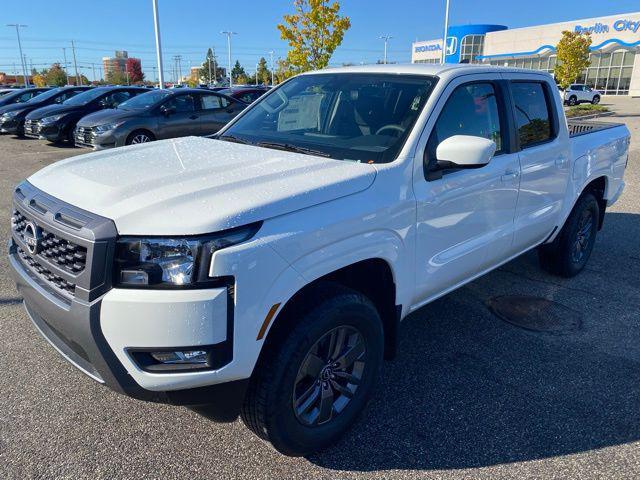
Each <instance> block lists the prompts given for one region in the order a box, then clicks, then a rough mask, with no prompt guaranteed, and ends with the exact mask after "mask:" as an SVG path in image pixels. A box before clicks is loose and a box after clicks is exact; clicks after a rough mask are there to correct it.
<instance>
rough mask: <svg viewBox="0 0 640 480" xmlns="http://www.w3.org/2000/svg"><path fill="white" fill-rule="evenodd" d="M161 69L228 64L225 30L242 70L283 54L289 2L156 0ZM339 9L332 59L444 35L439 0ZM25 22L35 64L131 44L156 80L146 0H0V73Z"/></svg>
mask: <svg viewBox="0 0 640 480" xmlns="http://www.w3.org/2000/svg"><path fill="white" fill-rule="evenodd" d="M158 3H159V12H160V31H161V34H162V47H163V57H164V63H165V66H164V70H165V78H167V80H170V78H168V77H170V73H169V72H170V69H171V67H172V65H171V64H172V63H173V57H174V56H176V55H181V56H182V59H181V67H182V74H183V75H184V74H187V72H188V68H189V66H190V65H193V66H195V65H199V64H200V63H202V62H203V60H204V57H205V54H206V50H207V48H208V47H214V48H215V51H216V54H217V57H218V61H219V63H220V64H221V65H222V66H226V64H227V45H226V37H225V36H223V35H221V34H220V31H223V30H232V31H234V32H237V35H234V36H233V37H232V46H231V47H232V48H231V50H232V57H233V62H235V60H236V59H237V60H239V61H240V63H241V64H242V65H243V66H244V67H245V70H246V71H247V72H251V71H255V65H256V63H257V62H258V60H259V59H260V57H262V56H264V57H265V58H266V59H267V61H270V55H269V52H270V51H273V52H274V58H275V60H277V59H278V58H284V57H286V52H287V44H286V42H284V41H282V40H281V39H280V34H279V32H278V30H277V29H276V25H277V24H278V23H280V22H281V21H282V16H283V15H284V14H287V13H291V12H292V10H293V2H292V0H262V1H256V0H243V1H241V2H220V1H215V2H214V1H207V0H198V1H192V0H158ZM340 4H341V6H342V8H341V14H343V15H347V16H349V17H350V19H351V28H350V29H349V30H348V31H347V32H346V34H345V37H344V40H343V42H342V45H341V46H340V47H339V48H338V49H337V50H336V52H335V53H334V55H333V57H332V59H331V65H336V66H339V65H341V64H343V63H356V64H359V63H362V62H364V63H374V62H376V61H377V60H379V59H381V58H382V56H383V48H384V43H383V41H382V40H380V39H379V37H380V36H381V35H391V36H392V37H393V38H391V39H390V40H389V46H388V59H389V61H392V62H409V61H410V58H411V43H412V42H413V41H416V40H429V39H434V38H439V37H441V36H442V30H443V22H444V9H445V0H421V1H420V0H385V1H382V0H340ZM638 10H640V3H639V2H638V0H615V1H613V2H607V1H600V2H596V1H586V2H585V1H584V0H561V1H558V0H535V1H532V0H527V1H521V0H482V1H474V0H451V7H450V20H449V22H450V24H452V25H456V24H468V23H496V24H502V25H507V26H509V27H512V28H513V27H524V26H531V25H540V24H545V23H554V22H561V21H568V20H577V19H581V18H589V17H599V16H605V15H613V14H617V13H629V12H634V11H638ZM7 23H20V24H26V25H27V27H26V28H23V29H21V39H22V47H23V52H24V54H25V55H26V57H27V62H28V63H29V65H31V64H33V66H34V67H36V68H38V69H40V68H44V67H48V66H50V65H51V63H53V62H62V60H63V48H66V54H67V61H68V62H71V61H72V51H71V41H72V40H73V41H74V43H75V46H76V60H77V62H78V66H79V67H80V71H81V73H83V74H84V75H86V76H87V77H88V78H89V79H93V78H94V77H93V67H92V65H91V64H92V63H93V64H94V66H95V69H96V75H98V74H99V68H98V67H99V66H100V65H101V59H102V57H104V56H112V55H113V52H114V50H127V51H128V52H129V56H130V57H137V58H140V59H141V60H142V68H143V71H144V72H145V75H146V76H147V78H148V79H150V80H155V78H154V77H155V73H154V70H153V69H152V67H154V66H155V65H156V62H155V40H154V31H153V13H152V2H151V0H101V1H95V0H91V1H86V0H85V1H76V0H58V1H51V0H29V1H28V2H15V1H7V2H3V5H2V7H1V8H0V72H7V73H13V71H14V67H13V63H14V62H15V63H16V64H17V65H18V67H17V68H19V64H20V56H19V53H18V46H17V40H16V32H15V28H12V27H6V26H4V25H5V24H7Z"/></svg>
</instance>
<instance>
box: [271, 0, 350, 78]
mask: <svg viewBox="0 0 640 480" xmlns="http://www.w3.org/2000/svg"><path fill="white" fill-rule="evenodd" d="M293 6H294V8H295V13H294V14H292V15H285V16H284V17H283V19H284V24H280V25H278V30H280V37H281V38H282V39H283V40H286V41H287V42H288V43H289V46H290V47H291V48H290V50H289V52H288V53H287V62H288V64H289V69H290V70H291V72H292V73H293V74H297V73H301V72H306V71H308V70H318V69H321V68H325V67H326V66H327V65H328V64H329V59H330V58H331V55H332V54H333V52H334V51H335V49H336V48H338V46H340V44H341V43H342V39H343V38H344V33H345V32H346V31H347V30H348V29H349V27H351V20H350V19H349V17H341V16H340V15H339V14H338V12H339V11H340V4H339V3H338V1H337V0H336V1H334V2H333V3H332V4H329V1H328V0H294V1H293ZM285 72H286V70H285ZM291 72H290V73H291Z"/></svg>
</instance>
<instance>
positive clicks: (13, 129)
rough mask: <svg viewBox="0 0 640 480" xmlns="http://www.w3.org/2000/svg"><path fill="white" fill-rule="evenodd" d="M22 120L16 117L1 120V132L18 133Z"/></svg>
mask: <svg viewBox="0 0 640 480" xmlns="http://www.w3.org/2000/svg"><path fill="white" fill-rule="evenodd" d="M19 126H20V121H19V120H16V119H13V118H12V119H10V120H4V121H2V120H0V132H2V133H17V132H18V127H19Z"/></svg>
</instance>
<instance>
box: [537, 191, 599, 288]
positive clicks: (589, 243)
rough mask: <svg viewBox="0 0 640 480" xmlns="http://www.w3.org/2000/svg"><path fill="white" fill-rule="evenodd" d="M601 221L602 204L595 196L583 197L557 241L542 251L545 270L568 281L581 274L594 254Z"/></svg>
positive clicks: (587, 194) (542, 262)
mask: <svg viewBox="0 0 640 480" xmlns="http://www.w3.org/2000/svg"><path fill="white" fill-rule="evenodd" d="M599 219H600V207H599V205H598V201H597V200H596V198H595V197H594V196H593V195H592V194H591V193H585V194H583V195H582V196H581V197H580V198H579V199H578V201H577V202H576V205H575V207H573V210H572V211H571V214H570V215H569V218H567V221H566V222H565V224H564V226H563V227H562V230H560V233H559V234H558V236H557V237H556V239H555V240H554V241H553V242H551V243H550V244H547V245H542V246H541V247H540V248H539V249H538V257H539V259H540V265H541V266H542V268H543V269H544V270H546V271H548V272H549V273H553V274H555V275H560V276H561V277H565V278H571V277H575V276H576V275H577V274H578V273H580V272H581V271H582V269H583V268H584V267H585V265H586V264H587V262H588V261H589V257H590V256H591V252H592V251H593V245H594V244H595V240H596V235H597V232H598V222H599Z"/></svg>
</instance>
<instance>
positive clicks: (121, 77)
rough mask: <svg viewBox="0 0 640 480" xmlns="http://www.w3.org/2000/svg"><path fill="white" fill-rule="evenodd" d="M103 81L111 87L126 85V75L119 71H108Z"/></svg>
mask: <svg viewBox="0 0 640 480" xmlns="http://www.w3.org/2000/svg"><path fill="white" fill-rule="evenodd" d="M105 80H106V81H107V83H109V84H111V85H126V84H127V74H126V73H124V72H121V71H120V70H110V71H109V72H107V76H106V78H105Z"/></svg>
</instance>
